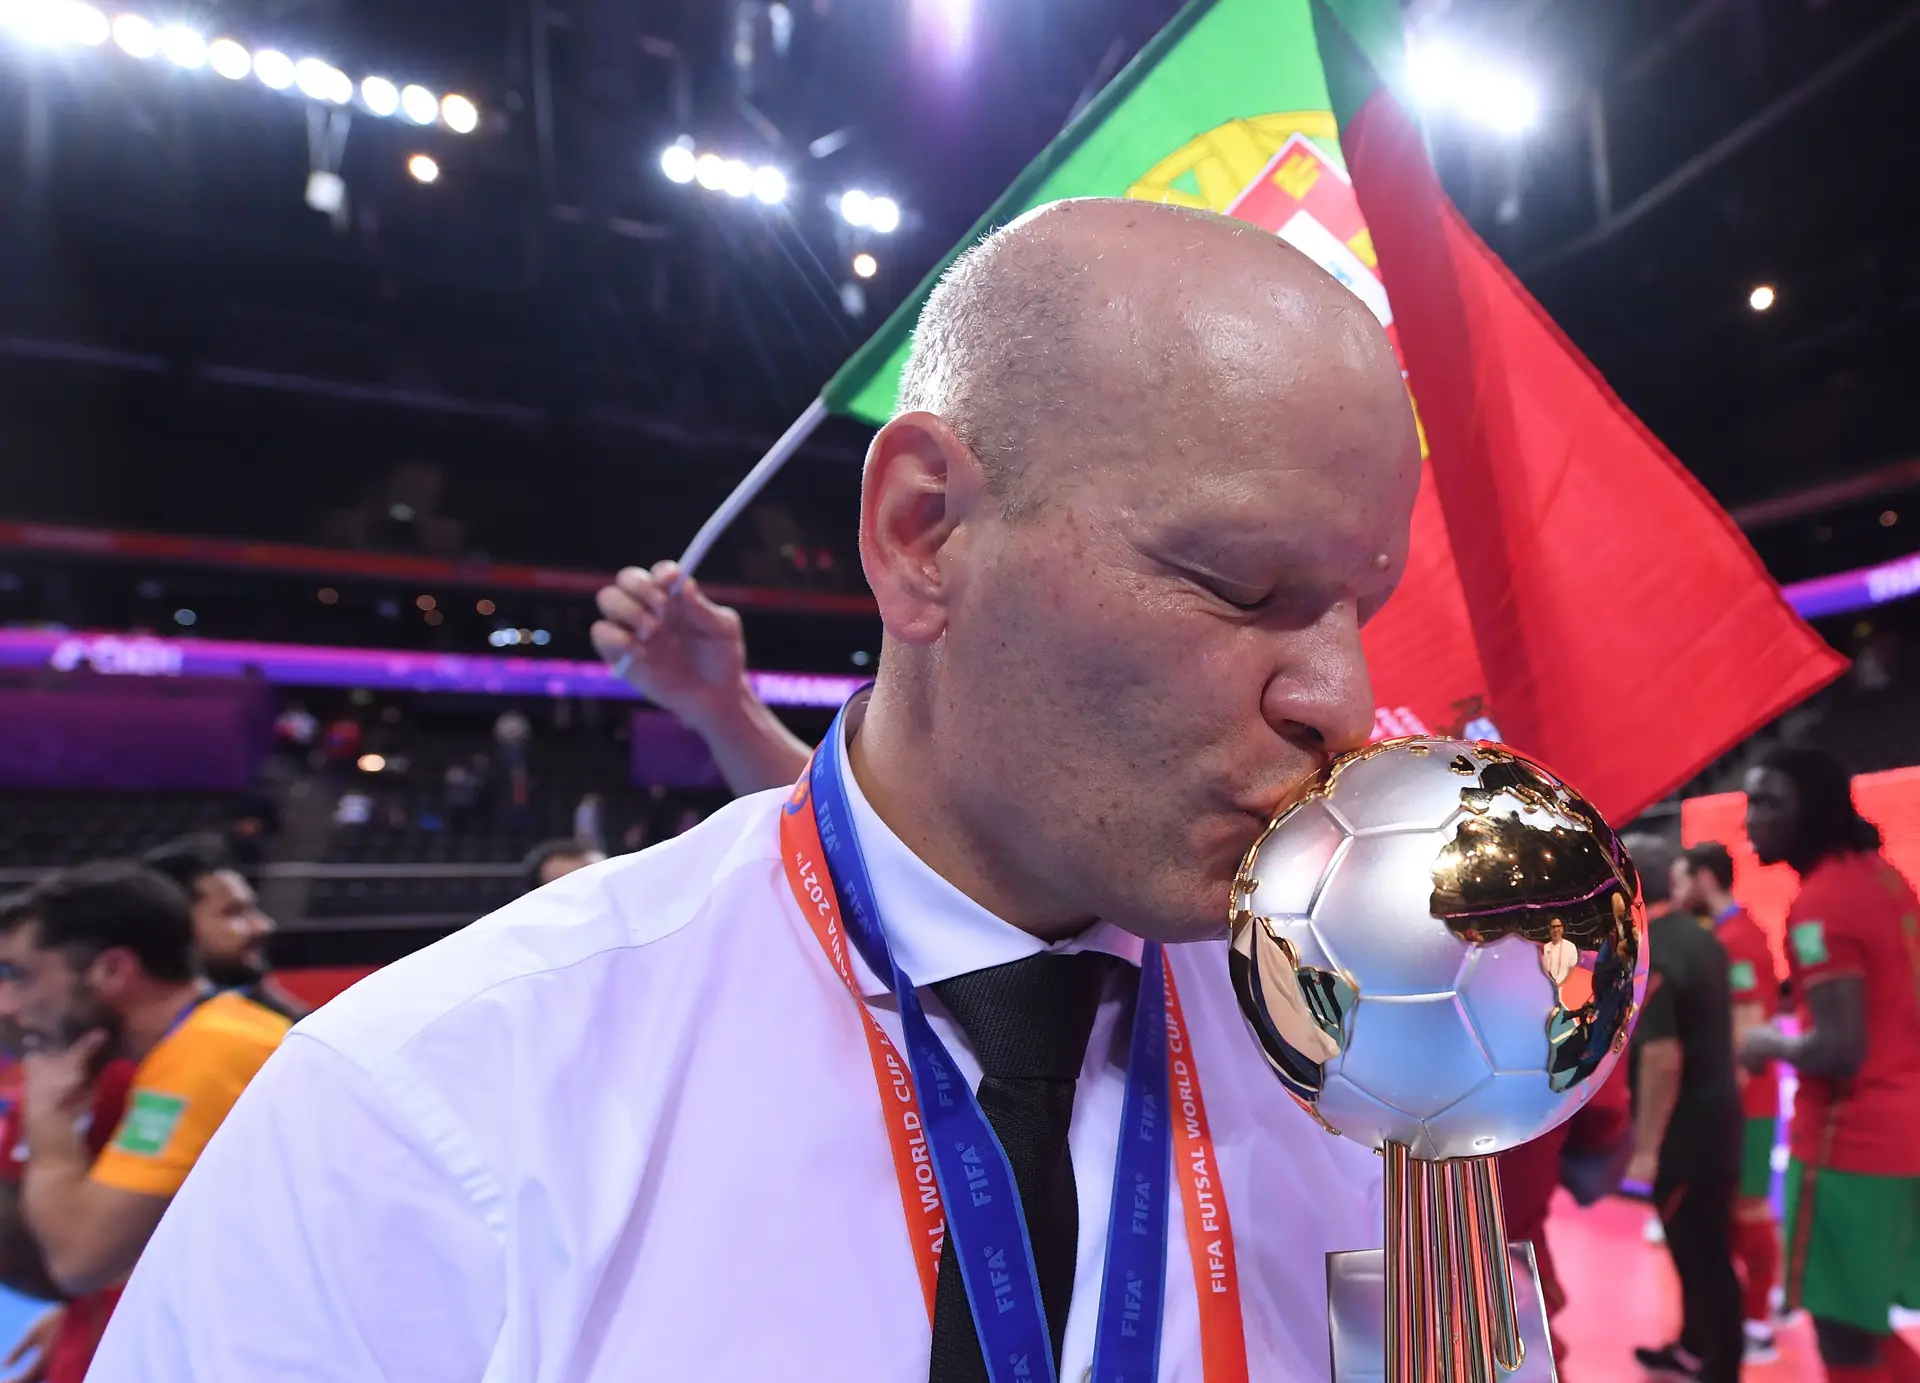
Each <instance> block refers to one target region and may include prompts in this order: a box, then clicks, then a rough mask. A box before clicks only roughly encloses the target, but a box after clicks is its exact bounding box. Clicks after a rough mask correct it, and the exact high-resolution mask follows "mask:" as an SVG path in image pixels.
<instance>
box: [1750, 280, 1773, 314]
mask: <svg viewBox="0 0 1920 1383" xmlns="http://www.w3.org/2000/svg"><path fill="white" fill-rule="evenodd" d="M1776 296H1777V295H1776V294H1775V293H1774V291H1773V285H1772V284H1770V283H1763V284H1761V285H1760V286H1759V287H1757V288H1755V289H1754V290H1753V291H1752V292H1751V293H1749V294H1747V306H1748V307H1750V308H1752V309H1753V310H1754V311H1755V312H1765V311H1766V310H1767V309H1768V308H1770V307H1772V306H1773V302H1774V298H1775V297H1776Z"/></svg>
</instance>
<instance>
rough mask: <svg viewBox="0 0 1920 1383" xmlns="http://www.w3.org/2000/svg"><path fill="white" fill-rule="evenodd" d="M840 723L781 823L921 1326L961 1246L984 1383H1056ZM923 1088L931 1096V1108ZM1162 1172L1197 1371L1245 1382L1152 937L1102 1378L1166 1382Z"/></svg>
mask: <svg viewBox="0 0 1920 1383" xmlns="http://www.w3.org/2000/svg"><path fill="white" fill-rule="evenodd" d="M845 719H846V711H845V709H843V710H842V711H841V713H840V715H839V717H837V718H836V719H835V721H834V725H833V729H832V731H831V732H830V733H829V736H828V739H827V742H826V746H825V748H824V750H823V752H819V753H816V754H815V755H814V757H813V761H812V762H811V764H809V766H808V769H807V772H806V774H805V775H803V776H802V778H801V779H800V781H799V782H798V783H797V784H795V786H794V791H793V795H792V797H791V798H790V799H789V800H788V802H787V805H786V807H785V809H784V811H783V812H782V814H781V818H780V843H781V856H782V859H783V862H784V865H785V868H786V872H787V880H788V883H789V885H790V886H791V887H792V889H793V894H794V897H795V899H796V900H798V902H799V904H800V909H801V911H802V912H803V913H805V914H806V917H807V921H808V923H809V925H810V926H811V927H812V928H813V932H814V936H815V937H816V939H817V940H818V941H819V943H820V946H821V949H822V950H823V951H824V952H825V953H826V956H827V960H828V962H829V964H831V965H832V966H833V969H834V972H835V973H836V974H838V975H839V976H840V979H841V982H842V983H844V984H845V985H846V986H847V990H848V992H849V993H850V994H851V995H852V996H853V998H854V1001H855V1003H856V1004H857V1005H858V1007H859V1008H860V1011H861V1015H862V1018H863V1020H864V1029H865V1032H866V1038H867V1050H868V1055H869V1057H870V1059H871V1061H872V1065H873V1074H874V1083H875V1085H876V1087H877V1088H878V1090H879V1094H880V1104H881V1109H882V1114H883V1118H884V1119H885V1123H886V1129H887V1138H888V1143H889V1145H890V1147H891V1150H892V1153H893V1162H894V1172H895V1176H896V1178H897V1180H898V1182H899V1189H900V1203H901V1208H902V1210H903V1211H904V1213H905V1216H906V1222H907V1226H908V1230H909V1237H910V1239H911V1243H912V1250H913V1258H914V1267H915V1270H916V1271H917V1273H918V1275H919V1278H920V1288H921V1293H922V1296H923V1298H924V1300H925V1303H926V1308H927V1318H928V1321H929V1322H931V1321H932V1318H933V1303H934V1292H935V1284H936V1283H937V1281H938V1278H939V1270H940V1255H941V1253H942V1252H943V1250H944V1249H945V1248H946V1245H947V1238H948V1236H949V1235H951V1236H952V1240H953V1244H954V1251H955V1252H956V1253H958V1254H959V1255H960V1260H959V1261H960V1270H961V1280H962V1282H963V1283H964V1284H965V1286H966V1289H967V1301H968V1304H969V1306H970V1307H971V1308H972V1311H973V1319H974V1322H975V1327H976V1329H977V1330H978V1332H979V1337H980V1344H981V1351H982V1354H983V1356H984V1358H985V1360H986V1364H987V1373H988V1376H989V1378H991V1379H992V1380H993V1383H1020V1380H1028V1383H1037V1381H1038V1380H1043V1379H1044V1380H1047V1383H1054V1379H1055V1371H1054V1364H1053V1347H1052V1340H1051V1336H1050V1334H1049V1332H1048V1328H1047V1319H1046V1313H1045V1309H1044V1307H1043V1306H1042V1303H1041V1299H1040V1288H1039V1282H1038V1278H1037V1276H1036V1274H1035V1272H1034V1266H1033V1250H1032V1246H1031V1245H1030V1244H1029V1242H1028V1239H1027V1230H1026V1217H1025V1215H1024V1214H1023V1213H1022V1211H1021V1207H1020V1198H1019V1193H1018V1191H1017V1189H1016V1188H1015V1185H1014V1181H1013V1173H1012V1170H1011V1168H1010V1167H1009V1166H1008V1164H1007V1160H1006V1155H1005V1154H1004V1153H1003V1152H1002V1151H1001V1149H1000V1144H999V1141H998V1139H996V1138H995V1137H994V1134H993V1130H992V1127H991V1126H990V1125H989V1124H988V1122H987V1119H986V1116H985V1115H984V1114H983V1113H982V1112H981V1110H980V1107H979V1105H978V1103H977V1102H976V1101H975V1099H974V1096H973V1091H972V1089H971V1088H970V1087H969V1085H968V1084H967V1082H966V1081H964V1080H962V1079H961V1078H960V1076H959V1073H958V1071H957V1069H956V1068H955V1067H954V1064H953V1059H952V1057H951V1055H950V1054H949V1053H948V1052H947V1050H946V1048H945V1047H944V1046H943V1045H942V1044H941V1042H940V1039H939V1037H938V1036H937V1035H936V1034H935V1033H934V1031H933V1027H932V1025H931V1024H930V1023H929V1022H928V1021H927V1017H926V1014H925V1011H924V1010H923V1009H922V1008H921V1005H920V1000H919V996H918V994H917V992H916V991H915V988H914V985H913V982H912V980H911V979H910V978H909V977H907V976H906V975H905V974H904V973H903V972H902V971H901V970H900V968H899V966H898V965H897V964H896V963H895V962H894V959H893V954H892V951H891V949H890V948H889V947H888V945H887V940H886V933H885V931H884V930H883V928H882V927H881V925H880V918H879V910H878V907H877V905H876V904H875V901H874V897H873V888H872V883H871V880H870V879H869V877H868V874H867V868H866V861H865V858H864V856H863V855H862V853H861V850H860V843H859V840H858V839H857V837H856V836H855V834H854V830H853V819H852V815H851V813H850V811H849V809H848V806H847V796H846V787H845V784H844V783H843V782H842V781H841V768H840V756H839V753H838V752H837V750H838V746H839V744H840V738H839V737H840V736H841V735H842V734H843V733H844V722H845ZM849 944H852V945H853V946H854V947H855V948H857V949H858V950H859V952H860V955H861V959H862V960H864V961H865V962H866V964H867V965H868V967H869V968H870V969H871V970H873V972H874V973H875V974H877V975H879V976H881V977H882V978H883V979H884V980H886V981H888V982H889V988H890V989H891V991H892V992H893V994H894V996H895V999H896V1001H897V1002H898V1004H899V1007H900V1018H901V1027H902V1038H903V1043H902V1045H904V1047H905V1048H906V1051H905V1055H904V1060H903V1057H902V1052H901V1051H900V1049H899V1048H898V1047H896V1046H895V1045H894V1043H893V1042H892V1040H891V1039H890V1038H889V1037H888V1036H887V1033H886V1030H885V1029H884V1028H882V1027H881V1025H880V1022H879V1020H878V1019H877V1018H876V1017H875V1016H874V1015H873V1012H872V1011H871V1010H870V1009H868V1008H867V1006H866V1004H865V1002H864V1001H863V1000H862V999H861V996H860V989H859V981H858V979H857V978H856V976H855V975H854V971H853V966H852V961H851V958H850V957H849V956H848V954H847V947H848V945H849ZM922 1092H931V1095H932V1098H931V1100H930V1101H929V1102H928V1103H927V1105H926V1106H924V1107H923V1105H922V1101H921V1094H922ZM1176 1167H1177V1170H1176ZM1170 1175H1177V1177H1178V1180H1179V1182H1180V1187H1181V1194H1182V1198H1183V1204H1184V1209H1185V1219H1186V1224H1187V1240H1188V1251H1189V1253H1190V1255H1191V1257H1192V1260H1193V1275H1194V1282H1195V1284H1196V1286H1197V1288H1198V1292H1199V1309H1200V1332H1201V1354H1202V1362H1203V1368H1204V1371H1205V1376H1206V1378H1207V1379H1208V1380H1209V1383H1245V1380H1246V1378H1247V1363H1246V1340H1245V1335H1244V1331H1243V1327H1242V1322H1241V1318H1240V1294H1239V1277H1238V1273H1237V1271H1236V1267H1235V1263H1234V1257H1233V1238H1232V1228H1231V1224H1230V1222H1229V1220H1228V1218H1227V1207H1226V1201H1225V1198H1224V1196H1223V1195H1222V1194H1221V1191H1220V1187H1219V1182H1218V1173H1217V1168H1216V1165H1215V1159H1214V1150H1213V1140H1212V1137H1211V1135H1210V1133H1209V1132H1208V1128H1207V1118H1206V1106H1205V1104H1204V1103H1203V1102H1202V1100H1201V1098H1200V1090H1199V1083H1198V1080H1197V1078H1196V1075H1195V1072H1194V1064H1193V1058H1192V1054H1191V1052H1190V1049H1189V1044H1188V1039H1187V1029H1186V1023H1185V1019H1184V1016H1183V1015H1182V1013H1181V1010H1180V1002H1179V997H1178V995H1177V993H1176V991H1175V989H1174V986H1173V976H1172V974H1171V973H1170V972H1169V971H1168V969H1167V967H1166V963H1165V956H1164V954H1163V952H1162V950H1161V948H1160V946H1159V945H1158V944H1156V943H1148V944H1147V946H1146V948H1145V951H1144V953H1143V955H1142V958H1141V970H1140V990H1139V997H1138V1000H1137V1001H1136V1007H1135V1014H1134V1025H1133V1033H1132V1042H1131V1047H1130V1052H1129V1060H1128V1079H1127V1088H1126V1095H1125V1098H1124V1102H1123V1106H1122V1114H1121V1137H1120V1143H1119V1149H1118V1152H1117V1154H1116V1157H1115V1165H1114V1183H1113V1202H1112V1212H1111V1219H1110V1222H1109V1226H1108V1239H1107V1253H1106V1266H1105V1274H1104V1276H1103V1279H1102V1282H1101V1294H1100V1318H1099V1324H1098V1327H1097V1330H1096V1334H1095V1345H1094V1373H1093V1377H1094V1380H1095V1383H1152V1380H1154V1379H1155V1378H1157V1376H1158V1360H1159V1348H1160V1326H1161V1307H1162V1305H1163V1299H1164V1294H1165V1290H1166V1251H1167V1237H1168V1232H1167V1203H1168V1194H1169V1185H1168V1181H1169V1176H1170ZM949 1214H950V1220H949Z"/></svg>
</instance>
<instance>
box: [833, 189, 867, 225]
mask: <svg viewBox="0 0 1920 1383" xmlns="http://www.w3.org/2000/svg"><path fill="white" fill-rule="evenodd" d="M840 219H841V220H843V221H845V222H846V223H847V224H848V225H849V226H864V225H867V224H868V223H869V222H871V221H872V220H873V198H871V197H869V196H868V195H867V194H866V193H864V192H862V191H861V190H860V189H859V188H857V187H856V188H854V189H853V190H852V191H850V192H843V193H841V194H840Z"/></svg>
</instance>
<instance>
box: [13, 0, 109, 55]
mask: <svg viewBox="0 0 1920 1383" xmlns="http://www.w3.org/2000/svg"><path fill="white" fill-rule="evenodd" d="M31 13H32V12H31V11H29V14H31ZM29 23H30V26H31V20H30V21H29ZM32 27H36V28H44V29H45V30H46V35H45V36H46V38H48V39H67V40H69V41H70V42H73V43H84V44H85V45H86V46H87V47H89V48H98V47H99V46H100V45H101V44H103V43H105V42H106V41H107V36H108V35H109V34H110V33H111V32H112V30H113V26H112V25H111V24H109V23H107V17H106V16H105V15H104V14H102V13H100V11H98V10H96V9H95V8H94V7H93V6H92V5H85V4H80V3H78V0H64V3H62V4H60V5H59V6H57V7H56V8H55V9H54V10H53V12H52V13H50V14H48V15H46V17H45V18H44V19H43V20H42V21H41V23H40V24H39V25H37V26H32Z"/></svg>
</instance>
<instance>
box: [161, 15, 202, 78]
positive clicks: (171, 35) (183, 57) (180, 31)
mask: <svg viewBox="0 0 1920 1383" xmlns="http://www.w3.org/2000/svg"><path fill="white" fill-rule="evenodd" d="M160 51H161V52H162V53H164V54H166V58H167V61H168V62H170V63H172V64H173V65H174V66H175V67H184V68H187V69H188V70H190V71H191V70H192V69H194V68H196V67H205V66H206V65H207V41H206V40H205V39H204V38H202V37H200V35H198V34H196V33H195V32H194V31H193V30H191V29H189V28H187V27H186V26H185V25H184V24H169V25H167V27H166V28H164V29H162V30H161V31H160Z"/></svg>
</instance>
